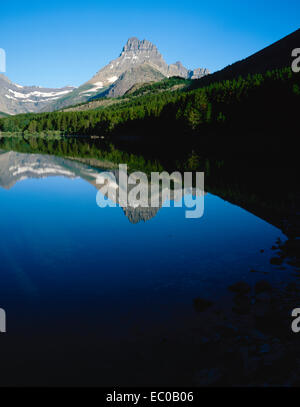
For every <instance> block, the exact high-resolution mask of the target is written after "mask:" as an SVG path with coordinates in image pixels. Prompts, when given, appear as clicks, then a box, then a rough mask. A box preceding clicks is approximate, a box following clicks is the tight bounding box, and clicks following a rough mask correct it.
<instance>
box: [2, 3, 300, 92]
mask: <svg viewBox="0 0 300 407" xmlns="http://www.w3.org/2000/svg"><path fill="white" fill-rule="evenodd" d="M299 15H300V2H299V0H289V1H285V2H284V1H282V0H281V1H278V0H272V1H271V0H264V1H261V0H252V1H248V0H242V1H238V0H227V1H221V0H205V1H202V0H197V1H194V0H188V1H185V0H181V1H180V2H178V1H176V0H173V1H172V0H167V1H164V0H160V1H157V0H151V1H149V2H145V1H143V0H140V1H125V0H123V1H120V0H113V1H107V0H106V1H102V0H99V1H95V0H85V1H80V2H79V1H76V0H73V1H70V0H60V1H57V0H52V1H47V0H45V1H40V0H35V1H34V0H28V1H18V0H16V1H11V2H3V3H2V4H1V14H0V48H4V49H5V51H6V54H7V71H6V75H7V76H8V77H9V78H10V79H11V80H12V81H14V82H17V83H19V84H21V85H40V86H49V87H60V86H64V85H75V86H78V85H80V84H81V83H83V82H85V81H87V80H88V79H90V77H91V76H92V75H94V74H95V73H96V72H97V71H98V70H99V69H100V68H102V67H103V66H104V65H106V64H107V63H108V62H109V61H110V60H112V59H114V58H116V57H117V56H118V55H119V53H120V52H121V49H122V47H123V45H124V43H125V42H126V40H127V39H128V38H129V37H132V36H137V37H138V38H140V39H144V38H146V39H148V40H150V41H152V42H153V43H155V44H156V45H157V47H158V49H159V50H160V52H161V53H162V54H163V55H164V57H165V59H166V62H167V63H172V62H175V61H177V60H181V61H182V63H183V64H184V65H185V66H186V67H188V68H196V67H207V68H208V69H210V71H215V70H218V69H221V68H223V67H224V66H226V65H228V64H230V63H232V62H235V61H236V60H238V59H242V58H245V57H246V56H248V55H250V54H252V53H254V52H256V51H258V50H259V49H261V48H263V47H265V46H267V45H269V44H271V43H272V42H274V41H276V40H278V39H280V38H282V37H283V36H285V35H287V34H289V33H291V32H292V31H294V30H296V29H298V28H299V26H300V24H299ZM299 46H300V44H299Z"/></svg>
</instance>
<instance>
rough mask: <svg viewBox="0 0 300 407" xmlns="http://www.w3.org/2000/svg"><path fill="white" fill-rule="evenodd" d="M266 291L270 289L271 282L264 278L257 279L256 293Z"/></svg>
mask: <svg viewBox="0 0 300 407" xmlns="http://www.w3.org/2000/svg"><path fill="white" fill-rule="evenodd" d="M266 291H272V286H271V284H270V283H269V282H268V281H266V280H260V281H257V283H256V284H255V292H256V294H259V293H263V292H266Z"/></svg>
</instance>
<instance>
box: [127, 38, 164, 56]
mask: <svg viewBox="0 0 300 407" xmlns="http://www.w3.org/2000/svg"><path fill="white" fill-rule="evenodd" d="M130 51H133V52H138V51H157V48H156V46H155V45H154V44H152V42H150V41H148V40H139V39H138V38H137V37H131V38H129V39H128V40H127V42H126V44H125V45H124V47H123V50H122V53H121V55H122V54H123V53H124V52H130Z"/></svg>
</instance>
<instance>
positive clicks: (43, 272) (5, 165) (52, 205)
mask: <svg viewBox="0 0 300 407" xmlns="http://www.w3.org/2000/svg"><path fill="white" fill-rule="evenodd" d="M98 171H100V170H95V169H93V168H89V167H87V166H84V165H83V164H79V163H72V162H71V161H68V160H64V159H58V158H57V157H51V156H33V155H25V154H18V153H12V152H10V153H4V154H1V155H0V210H1V214H0V218H1V232H2V239H1V245H0V307H1V308H3V309H5V311H6V315H7V333H5V334H0V355H1V359H0V360H1V373H0V380H1V385H28V384H29V385H98V386H101V385H136V384H138V385H139V384H141V385H146V384H147V385H152V384H166V385H168V384H178V383H180V384H190V383H191V382H192V381H193V376H194V374H195V371H196V370H197V366H196V362H195V365H194V364H193V356H192V354H191V352H192V349H193V347H194V346H198V345H197V343H195V336H196V334H195V332H198V333H199V332H201V329H202V326H201V324H200V323H199V320H198V315H197V312H196V310H195V308H194V306H193V300H194V299H195V298H197V297H201V298H205V299H208V300H211V301H212V302H215V301H218V302H219V303H220V304H224V307H226V304H227V301H228V298H229V297H230V295H231V293H230V292H229V291H228V286H229V285H230V284H232V283H234V282H236V281H239V280H245V281H248V282H250V283H251V284H252V283H254V282H255V280H256V279H258V278H262V275H263V276H264V278H265V279H269V280H272V282H273V283H274V284H280V283H281V281H282V279H286V278H288V276H289V269H288V268H285V269H284V270H283V269H280V268H279V267H275V266H273V265H271V264H270V257H271V256H272V250H271V246H272V245H274V243H275V241H276V239H278V238H280V239H281V240H282V241H285V236H284V235H283V234H282V233H281V231H280V230H279V229H277V228H276V227H274V226H272V225H270V224H268V223H266V222H265V221H263V220H261V219H259V218H258V217H256V216H255V215H253V214H250V213H249V212H247V211H245V210H243V209H242V208H240V207H238V206H234V205H232V204H230V203H228V202H225V201H224V200H222V199H221V198H219V197H217V196H214V195H211V194H206V195H205V198H204V202H205V203H204V215H203V217H201V218H199V219H186V218H185V208H174V207H170V208H160V209H159V210H158V211H157V213H156V214H154V216H152V215H151V216H150V215H149V216H146V217H145V220H142V219H140V218H138V219H137V221H136V222H135V220H134V217H133V218H132V217H131V218H130V220H129V218H128V217H127V216H126V215H125V213H124V210H123V209H122V208H121V207H116V208H105V209H101V208H99V207H98V206H97V204H96V193H97V189H96V188H95V185H94V183H93V181H94V179H95V173H97V172H98ZM143 216H144V215H142V217H143ZM262 249H263V250H264V251H263V252H261V250H262ZM251 269H255V270H256V271H258V272H257V273H251V272H250V270H251ZM275 269H276V271H274V270H275ZM201 323H202V322H201ZM188 349H190V350H188Z"/></svg>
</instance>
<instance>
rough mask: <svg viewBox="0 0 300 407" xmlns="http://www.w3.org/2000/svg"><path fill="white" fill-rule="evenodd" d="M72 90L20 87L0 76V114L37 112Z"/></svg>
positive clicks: (70, 88) (68, 88)
mask: <svg viewBox="0 0 300 407" xmlns="http://www.w3.org/2000/svg"><path fill="white" fill-rule="evenodd" d="M73 89H74V87H64V88H61V89H50V88H40V87H37V86H21V85H17V84H16V83H13V82H11V81H10V80H9V79H8V78H7V77H6V76H5V75H2V74H0V112H3V113H8V114H18V113H31V112H39V111H41V110H42V109H43V108H44V107H46V106H49V104H51V103H53V102H54V101H55V100H57V99H59V98H61V97H62V96H65V95H67V94H68V93H70V92H72V90H73Z"/></svg>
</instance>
